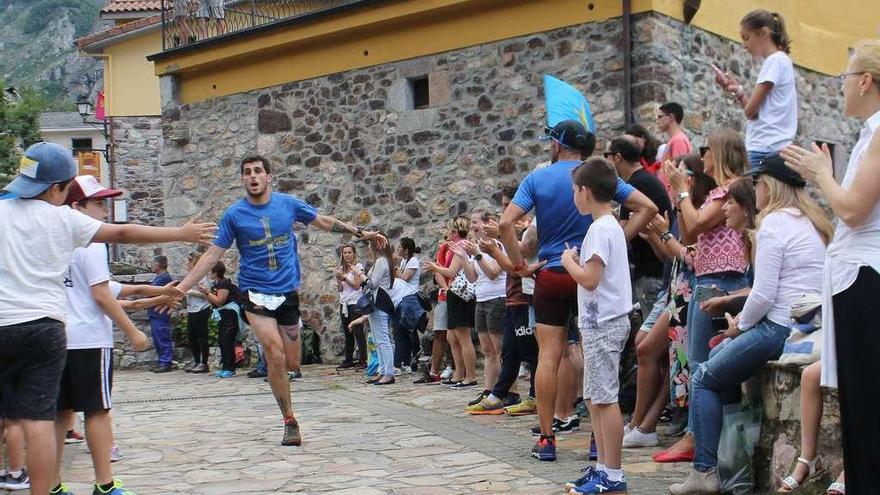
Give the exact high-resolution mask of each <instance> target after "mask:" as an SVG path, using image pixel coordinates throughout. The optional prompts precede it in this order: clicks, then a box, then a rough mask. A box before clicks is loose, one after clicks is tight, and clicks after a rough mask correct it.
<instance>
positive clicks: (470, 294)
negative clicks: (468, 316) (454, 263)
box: [449, 271, 477, 302]
mask: <svg viewBox="0 0 880 495" xmlns="http://www.w3.org/2000/svg"><path fill="white" fill-rule="evenodd" d="M449 290H450V291H452V293H453V294H455V295H456V296H458V297H460V298H461V299H462V300H463V301H464V302H471V301H473V300H474V299H476V297H477V286H476V285H475V284H472V283H471V282H470V281H469V280H468V279H467V276H465V274H464V271H460V272H458V275H456V276H455V279H454V280H453V281H452V283H451V284H449Z"/></svg>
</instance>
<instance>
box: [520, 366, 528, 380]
mask: <svg viewBox="0 0 880 495" xmlns="http://www.w3.org/2000/svg"><path fill="white" fill-rule="evenodd" d="M527 376H529V369H528V368H527V367H526V363H520V365H519V377H520V378H525V377H527Z"/></svg>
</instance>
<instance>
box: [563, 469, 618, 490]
mask: <svg viewBox="0 0 880 495" xmlns="http://www.w3.org/2000/svg"><path fill="white" fill-rule="evenodd" d="M625 491H626V478H624V479H622V480H620V481H611V480H609V479H608V473H606V472H605V471H596V474H595V475H594V476H593V479H591V480H590V481H588V482H586V483H584V484H583V485H580V486H576V487H574V488H572V489H571V490H569V491H568V493H569V494H571V495H585V494H594V493H621V492H625Z"/></svg>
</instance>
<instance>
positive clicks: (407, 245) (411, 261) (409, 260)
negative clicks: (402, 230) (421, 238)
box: [397, 237, 422, 290]
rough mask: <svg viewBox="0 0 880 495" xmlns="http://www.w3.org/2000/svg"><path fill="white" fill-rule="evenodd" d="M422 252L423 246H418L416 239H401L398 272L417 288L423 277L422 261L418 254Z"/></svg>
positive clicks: (398, 251)
mask: <svg viewBox="0 0 880 495" xmlns="http://www.w3.org/2000/svg"><path fill="white" fill-rule="evenodd" d="M421 252H422V248H420V247H418V246H416V241H414V240H412V239H411V238H409V237H404V238H402V239H400V244H398V245H397V256H398V257H399V258H400V267H399V268H398V269H397V274H398V276H399V277H400V278H402V279H403V281H404V282H406V283H408V284H409V285H411V286H413V287H415V288H416V290H418V288H419V282H420V280H421V278H422V263H421V261H419V258H418V257H417V256H416V255H417V254H419V253H421Z"/></svg>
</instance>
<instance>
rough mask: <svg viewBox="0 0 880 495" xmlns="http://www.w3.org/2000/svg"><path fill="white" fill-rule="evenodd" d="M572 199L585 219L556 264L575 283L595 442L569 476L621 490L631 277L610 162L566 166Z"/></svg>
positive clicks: (575, 488)
mask: <svg viewBox="0 0 880 495" xmlns="http://www.w3.org/2000/svg"><path fill="white" fill-rule="evenodd" d="M572 182H573V184H572V186H573V188H574V203H575V205H576V206H577V209H578V211H579V212H580V213H581V214H582V215H592V217H593V223H592V224H591V225H590V228H589V230H587V235H586V236H585V237H584V242H583V245H582V246H581V250H580V256H578V250H577V248H573V247H570V246H569V247H568V249H566V250H565V252H564V253H563V254H562V266H563V267H564V268H565V269H566V270H567V271H568V273H569V274H570V275H571V277H572V278H573V279H574V280H575V282H577V284H578V327H579V328H580V330H581V335H582V337H583V340H582V341H583V344H584V345H583V348H584V400H585V401H586V402H587V407H588V408H589V409H590V418H591V419H592V423H593V425H592V426H593V432H594V434H595V437H596V445H597V447H598V454H599V456H598V462H597V464H596V466H595V468H588V469H587V470H585V475H584V476H582V477H581V478H580V479H579V480H577V481H576V482H572V483H570V484H569V487H570V488H571V491H570V492H569V493H573V494H583V493H614V492H625V491H626V479H625V478H624V476H623V470H622V469H621V450H622V446H623V418H622V417H621V415H620V407H619V406H618V404H617V400H618V392H619V388H620V383H619V380H618V372H619V370H620V355H621V353H622V352H623V348H624V345H626V341H627V338H628V337H629V333H630V322H629V313H630V311H631V310H632V285H631V282H630V273H629V260H628V259H627V254H626V253H627V251H626V237H625V236H624V233H623V228H622V227H621V226H620V224H619V223H618V222H617V219H615V218H614V215H613V214H612V212H611V200H612V198H613V197H614V192H615V189H616V187H617V172H616V171H615V169H614V165H612V164H611V162H609V161H608V160H605V159H603V158H590V159H589V160H587V161H585V162H583V163H581V164H580V165H578V166H577V168H575V169H574V171H573V172H572Z"/></svg>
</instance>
